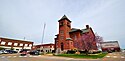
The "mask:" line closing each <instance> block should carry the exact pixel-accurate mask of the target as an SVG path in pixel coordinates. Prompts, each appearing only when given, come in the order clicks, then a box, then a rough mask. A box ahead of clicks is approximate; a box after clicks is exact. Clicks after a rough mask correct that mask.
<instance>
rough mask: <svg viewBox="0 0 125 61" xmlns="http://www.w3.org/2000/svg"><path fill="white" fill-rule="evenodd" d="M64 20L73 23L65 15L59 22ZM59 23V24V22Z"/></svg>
mask: <svg viewBox="0 0 125 61" xmlns="http://www.w3.org/2000/svg"><path fill="white" fill-rule="evenodd" d="M64 19H67V20H68V21H69V22H71V21H70V20H69V19H68V18H67V16H66V15H64V16H63V17H62V18H61V19H60V20H59V21H61V20H64ZM59 21H58V22H59Z"/></svg>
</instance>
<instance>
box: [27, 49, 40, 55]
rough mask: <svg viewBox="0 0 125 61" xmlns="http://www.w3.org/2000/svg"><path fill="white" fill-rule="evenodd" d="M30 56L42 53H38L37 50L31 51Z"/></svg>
mask: <svg viewBox="0 0 125 61" xmlns="http://www.w3.org/2000/svg"><path fill="white" fill-rule="evenodd" d="M29 54H30V55H39V54H40V52H39V51H37V50H34V51H30V52H29Z"/></svg>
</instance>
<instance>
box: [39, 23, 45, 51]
mask: <svg viewBox="0 0 125 61" xmlns="http://www.w3.org/2000/svg"><path fill="white" fill-rule="evenodd" d="M45 27H46V23H44V27H43V33H42V42H41V46H40V53H41V50H42V45H43V40H44V32H45ZM43 52H44V51H43Z"/></svg>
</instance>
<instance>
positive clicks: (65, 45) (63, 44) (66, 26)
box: [57, 15, 73, 51]
mask: <svg viewBox="0 0 125 61" xmlns="http://www.w3.org/2000/svg"><path fill="white" fill-rule="evenodd" d="M58 22H59V34H58V43H57V45H58V48H60V49H61V51H64V50H70V49H72V48H73V41H72V39H71V38H70V35H69V31H70V30H71V21H70V20H69V19H68V18H67V17H66V15H64V16H63V17H62V18H61V19H60V20H59V21H58Z"/></svg>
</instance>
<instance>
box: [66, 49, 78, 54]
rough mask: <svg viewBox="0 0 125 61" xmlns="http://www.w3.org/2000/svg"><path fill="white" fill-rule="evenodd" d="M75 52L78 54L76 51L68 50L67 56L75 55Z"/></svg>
mask: <svg viewBox="0 0 125 61" xmlns="http://www.w3.org/2000/svg"><path fill="white" fill-rule="evenodd" d="M75 52H76V51H74V50H68V51H67V52H66V53H67V54H75Z"/></svg>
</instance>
